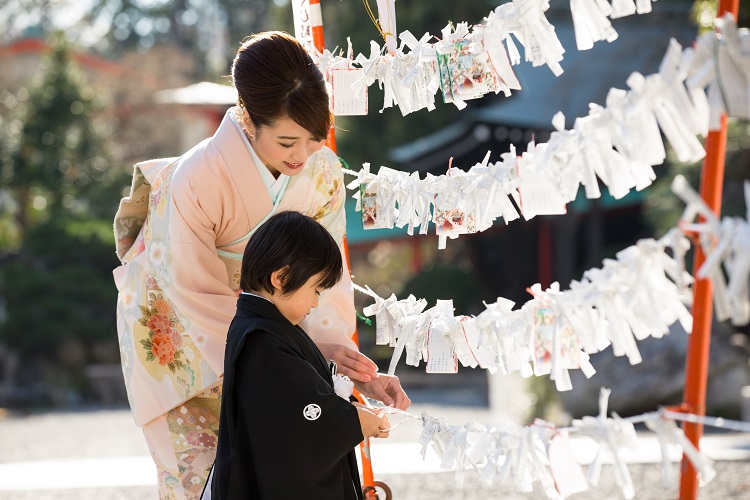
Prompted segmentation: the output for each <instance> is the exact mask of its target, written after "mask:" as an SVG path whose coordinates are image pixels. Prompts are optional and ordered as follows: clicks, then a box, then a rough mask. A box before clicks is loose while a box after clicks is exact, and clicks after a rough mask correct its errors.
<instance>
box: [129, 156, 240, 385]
mask: <svg viewBox="0 0 750 500" xmlns="http://www.w3.org/2000/svg"><path fill="white" fill-rule="evenodd" d="M175 165H176V167H173V168H180V162H177V163H176V164H175ZM164 170H165V172H163V173H162V174H160V177H161V178H160V179H158V181H157V182H155V186H154V188H155V189H156V192H155V194H154V195H153V198H152V202H151V209H150V213H149V224H150V227H149V228H148V231H147V232H146V233H145V238H144V239H145V243H146V251H147V252H148V258H149V264H150V268H151V272H152V273H153V275H154V278H155V279H156V281H157V283H158V285H159V287H160V288H161V289H162V290H163V292H164V294H165V296H166V297H167V298H168V299H169V301H170V302H171V303H172V305H173V307H174V310H175V312H176V314H177V316H178V317H179V319H180V321H181V323H182V324H183V326H184V328H185V332H186V333H187V334H188V335H190V337H191V338H192V340H193V341H194V343H195V345H196V346H197V347H198V348H199V349H200V351H201V354H202V355H203V357H204V359H205V360H206V361H207V362H208V364H209V366H210V367H211V369H212V370H213V371H214V372H215V373H216V375H221V374H222V373H223V372H224V348H225V345H226V334H227V328H228V326H229V323H230V322H231V320H232V315H233V313H234V309H235V304H236V300H237V298H236V294H235V293H234V292H233V291H232V289H231V287H230V286H229V283H228V280H227V271H226V267H225V265H224V264H223V262H222V261H221V259H220V258H219V256H218V253H217V249H216V234H215V232H214V226H215V223H214V222H213V221H214V220H217V219H218V218H220V216H219V215H217V213H218V212H219V211H220V209H221V201H220V199H219V196H220V193H212V192H211V191H210V190H209V189H208V188H206V187H205V186H201V185H200V184H201V183H200V182H199V179H198V180H196V179H193V177H192V176H189V175H179V174H180V172H174V173H173V172H171V169H164ZM203 184H204V185H206V184H210V183H205V182H204V183H203ZM211 211H213V212H216V213H213V212H211Z"/></svg>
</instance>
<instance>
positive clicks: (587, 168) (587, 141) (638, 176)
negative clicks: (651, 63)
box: [347, 40, 750, 248]
mask: <svg viewBox="0 0 750 500" xmlns="http://www.w3.org/2000/svg"><path fill="white" fill-rule="evenodd" d="M694 52H695V51H694V49H692V48H688V49H685V50H683V49H682V47H681V46H680V45H679V44H678V43H677V42H676V41H674V40H672V41H671V42H670V45H669V48H668V49H667V52H666V54H665V56H664V58H663V60H662V63H661V66H660V68H659V71H658V72H657V73H655V74H652V75H649V76H643V75H641V74H640V73H637V72H636V73H633V74H632V75H631V76H630V77H629V78H628V80H627V84H628V86H629V87H630V89H629V90H621V89H611V90H610V92H609V94H608V96H607V100H606V104H607V105H606V107H602V106H598V105H594V104H592V105H590V109H589V114H588V115H587V116H585V117H579V118H577V119H576V120H575V123H574V127H573V129H572V130H565V129H564V122H565V120H564V117H563V116H562V114H561V113H558V114H557V115H556V116H555V117H554V118H553V121H552V123H553V126H554V128H555V130H554V131H553V132H552V134H551V135H550V139H549V141H548V142H547V143H540V144H537V143H535V142H533V141H532V142H531V143H529V145H528V146H527V148H526V152H524V153H523V154H522V155H521V156H520V157H517V155H516V153H515V148H514V147H513V146H511V149H510V151H509V152H507V153H503V154H501V155H500V156H501V159H500V161H497V162H495V163H491V162H489V154H490V153H489V152H488V153H487V156H485V159H484V161H483V162H482V163H478V164H476V165H474V166H473V167H471V169H469V170H468V171H463V170H461V169H458V168H450V169H449V173H448V174H445V175H440V176H433V175H430V174H428V175H427V176H426V177H425V178H424V179H420V178H419V176H418V174H417V173H412V174H410V175H409V174H406V173H404V172H399V171H397V170H393V169H390V168H387V167H381V169H380V171H379V172H378V173H377V174H371V173H370V171H369V164H366V166H363V170H366V173H365V175H363V174H360V175H359V176H358V179H357V180H356V181H354V182H352V183H350V184H349V185H348V186H347V187H349V188H350V189H354V188H357V189H358V190H364V191H365V192H367V193H369V195H370V196H371V197H373V199H375V200H377V210H376V211H375V212H373V213H374V216H375V217H376V218H377V224H373V225H370V226H365V227H366V228H368V227H381V228H393V227H404V226H407V232H408V233H409V234H413V232H414V228H415V227H417V226H421V227H420V231H419V232H420V234H426V233H427V223H428V222H433V223H435V225H436V232H437V234H438V236H439V241H438V248H445V242H446V239H448V238H451V239H452V238H457V237H458V236H459V235H462V234H468V233H476V232H481V231H484V230H486V229H488V228H489V227H491V226H492V224H493V222H494V220H495V219H497V218H498V217H503V218H504V220H505V222H506V224H507V223H508V222H509V221H512V220H515V219H517V218H518V217H519V214H518V212H517V211H516V208H515V207H516V206H518V207H520V209H521V213H522V214H523V216H524V218H526V219H527V220H528V219H530V218H532V217H534V216H535V215H538V214H560V213H564V211H565V208H564V205H565V204H566V203H569V202H570V201H572V200H574V199H575V197H576V195H577V193H578V190H579V187H580V186H581V185H583V186H584V188H585V194H586V197H587V198H599V197H600V196H601V192H600V190H599V187H598V181H599V180H601V181H602V183H603V184H604V185H606V186H607V188H608V190H609V192H610V194H611V195H612V196H613V197H614V198H616V199H619V198H622V197H623V196H625V195H627V194H628V193H629V192H630V190H632V189H636V190H642V189H644V188H646V187H647V186H649V185H650V184H651V183H652V182H653V180H654V179H655V178H656V175H655V173H654V170H653V166H655V165H660V164H661V163H663V162H664V160H665V158H666V151H665V148H664V144H663V142H662V138H661V134H662V133H663V134H664V136H665V137H666V138H667V141H669V143H670V145H671V146H672V148H673V149H674V151H675V153H676V155H677V157H678V159H679V160H680V161H697V160H699V159H701V158H703V157H704V156H705V150H704V149H703V146H702V145H701V143H700V141H699V140H698V138H697V137H698V136H703V135H706V134H707V132H708V124H709V123H708V122H709V118H708V117H709V101H708V98H707V97H706V94H705V92H704V91H703V90H701V89H697V88H695V87H694V85H695V83H692V84H689V86H688V87H686V86H685V81H686V78H688V75H690V74H691V73H694V72H695V71H696V70H695V67H696V66H698V67H700V66H701V65H703V64H704V61H703V60H701V59H700V58H698V57H696V56H694ZM747 65H748V66H747V71H748V73H749V74H750V58H749V59H748V61H747ZM704 83H705V84H706V85H708V84H709V82H708V81H707V80H706V81H705V82H704ZM691 85H692V86H691ZM743 88H744V89H745V91H746V92H747V93H748V94H749V95H750V80H748V84H747V85H746V86H745V87H743ZM354 196H355V197H358V196H359V192H357V193H356V194H355V195H354ZM511 198H512V199H513V202H515V206H514V204H513V202H511V200H510V199H511ZM539 199H542V200H544V203H542V204H540V203H539V202H538V201H536V200H539ZM397 213H398V216H396V214H397Z"/></svg>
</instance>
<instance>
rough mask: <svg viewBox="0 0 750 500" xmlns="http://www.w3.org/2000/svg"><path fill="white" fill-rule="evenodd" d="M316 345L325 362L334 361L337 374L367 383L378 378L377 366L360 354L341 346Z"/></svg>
mask: <svg viewBox="0 0 750 500" xmlns="http://www.w3.org/2000/svg"><path fill="white" fill-rule="evenodd" d="M317 345H318V349H320V352H322V353H323V357H325V359H326V361H327V360H329V359H332V360H334V361H335V362H336V366H337V367H338V371H339V373H340V374H341V375H346V376H347V377H349V378H350V379H352V381H355V382H357V381H359V382H369V381H371V380H372V379H374V378H376V377H377V376H378V365H376V364H375V362H374V361H373V360H371V359H370V358H368V357H367V356H365V355H364V354H362V353H361V352H357V351H355V350H354V349H349V348H348V347H346V346H343V345H341V344H317Z"/></svg>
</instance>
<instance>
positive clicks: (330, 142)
mask: <svg viewBox="0 0 750 500" xmlns="http://www.w3.org/2000/svg"><path fill="white" fill-rule="evenodd" d="M309 4H310V24H311V25H312V38H313V45H314V46H315V49H316V50H317V51H318V52H320V53H321V54H322V53H323V50H324V49H325V39H324V38H323V15H322V11H321V8H320V0H309ZM326 146H328V147H329V148H330V149H331V151H333V152H334V153H335V152H336V129H335V128H334V127H333V124H331V128H330V129H329V130H328V137H327V138H326ZM342 189H344V187H343V186H342ZM344 255H345V256H346V265H347V267H349V269H351V264H350V262H349V245H348V244H347V241H346V235H344ZM352 340H354V343H355V344H357V345H359V336H358V335H357V329H356V328H355V329H354V332H353V333H352ZM354 394H355V396H357V398H358V399H359V400H360V401H361V402H363V403H364V401H363V400H362V397H361V396H360V395H359V393H358V392H357V391H356V390H355V391H354ZM359 448H360V454H361V458H362V488H363V489H364V491H365V498H366V499H368V500H369V499H373V500H377V498H378V494H377V492H376V491H375V477H374V474H373V472H372V460H371V458H370V438H369V437H365V439H364V440H363V441H362V442H361V443H360V445H359Z"/></svg>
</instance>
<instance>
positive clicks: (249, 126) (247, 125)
mask: <svg viewBox="0 0 750 500" xmlns="http://www.w3.org/2000/svg"><path fill="white" fill-rule="evenodd" d="M241 109H242V128H243V129H244V130H245V133H247V135H248V138H250V139H254V138H255V125H254V124H253V121H252V120H251V119H250V114H249V113H248V112H247V110H246V109H245V108H241Z"/></svg>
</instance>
